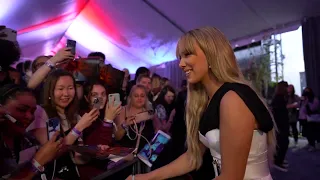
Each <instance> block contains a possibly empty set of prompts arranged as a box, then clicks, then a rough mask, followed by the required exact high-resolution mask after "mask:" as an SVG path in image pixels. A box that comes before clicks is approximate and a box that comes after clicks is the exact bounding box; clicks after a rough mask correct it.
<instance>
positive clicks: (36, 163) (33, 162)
mask: <svg viewBox="0 0 320 180" xmlns="http://www.w3.org/2000/svg"><path fill="white" fill-rule="evenodd" d="M31 164H32V167H33V168H36V169H37V170H38V171H39V172H44V167H43V166H42V165H41V164H40V163H39V162H38V161H37V160H35V159H32V161H31Z"/></svg>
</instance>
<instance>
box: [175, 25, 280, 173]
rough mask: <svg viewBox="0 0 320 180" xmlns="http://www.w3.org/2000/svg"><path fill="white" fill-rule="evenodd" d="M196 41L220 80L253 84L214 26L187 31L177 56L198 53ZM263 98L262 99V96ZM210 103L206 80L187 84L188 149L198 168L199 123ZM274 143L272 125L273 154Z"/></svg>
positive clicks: (270, 140) (193, 165)
mask: <svg viewBox="0 0 320 180" xmlns="http://www.w3.org/2000/svg"><path fill="white" fill-rule="evenodd" d="M195 44H197V45H198V46H199V47H200V49H201V50H202V51H203V52H204V54H205V56H206V59H207V63H208V65H209V66H210V69H211V71H210V72H211V73H212V75H213V76H214V77H215V78H216V80H217V81H218V82H231V83H241V84H246V85H249V86H250V87H252V86H251V84H250V83H249V82H247V81H246V80H245V78H244V76H243V74H242V72H241V71H240V68H239V66H238V64H237V61H236V57H235V55H234V52H233V49H232V47H231V45H230V43H229V41H228V40H227V38H226V37H225V36H224V35H223V33H222V32H221V31H219V30H218V29H216V28H213V27H204V28H199V29H194V30H191V31H189V32H187V33H186V34H184V35H183V36H182V37H181V38H180V39H179V42H178V44H177V49H176V55H177V57H178V58H179V59H180V57H181V56H182V55H184V54H196V50H195V47H194V45H195ZM257 94H258V93H257ZM258 95H259V94H258ZM259 97H260V96H259ZM260 99H261V100H262V98H260ZM262 102H263V103H264V104H265V106H266V107H267V105H266V103H265V102H264V100H262ZM207 104H208V95H207V93H206V91H205V88H204V86H203V84H201V83H200V82H198V83H195V84H188V96H187V105H186V125H187V146H188V153H189V154H190V157H191V159H190V162H191V165H192V167H196V168H197V169H199V168H200V166H201V164H202V154H201V150H200V142H199V123H200V118H201V116H202V114H203V112H204V110H205V109H206V106H207ZM267 108H268V107H267ZM269 113H270V111H269ZM270 114H271V113H270ZM271 117H272V114H271ZM275 144H276V143H275V133H274V129H273V130H272V131H270V132H268V147H269V150H268V151H269V154H270V158H271V157H272V156H273V153H274V149H275Z"/></svg>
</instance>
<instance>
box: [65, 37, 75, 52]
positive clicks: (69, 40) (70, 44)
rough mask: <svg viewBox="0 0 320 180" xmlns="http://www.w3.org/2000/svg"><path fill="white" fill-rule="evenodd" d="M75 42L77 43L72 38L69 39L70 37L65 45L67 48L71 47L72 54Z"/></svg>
mask: <svg viewBox="0 0 320 180" xmlns="http://www.w3.org/2000/svg"><path fill="white" fill-rule="evenodd" d="M76 44H77V42H76V41H74V40H71V39H68V40H67V47H68V48H71V53H72V54H73V55H75V54H76Z"/></svg>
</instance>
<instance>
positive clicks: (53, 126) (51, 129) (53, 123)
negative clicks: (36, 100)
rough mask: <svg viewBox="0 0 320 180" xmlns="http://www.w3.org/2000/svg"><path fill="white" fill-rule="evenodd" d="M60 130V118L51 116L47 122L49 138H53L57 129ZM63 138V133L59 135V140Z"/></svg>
mask: <svg viewBox="0 0 320 180" xmlns="http://www.w3.org/2000/svg"><path fill="white" fill-rule="evenodd" d="M59 130H60V119H59V118H57V117H55V118H51V119H49V120H48V122H47V132H48V138H49V139H48V140H50V139H51V138H52V136H53V135H54V134H55V133H56V131H59ZM60 138H61V135H58V137H57V139H56V141H57V140H59V139H60Z"/></svg>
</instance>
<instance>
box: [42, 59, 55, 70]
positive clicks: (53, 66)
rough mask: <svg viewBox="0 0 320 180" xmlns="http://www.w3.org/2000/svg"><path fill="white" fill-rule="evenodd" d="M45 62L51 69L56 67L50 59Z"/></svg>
mask: <svg viewBox="0 0 320 180" xmlns="http://www.w3.org/2000/svg"><path fill="white" fill-rule="evenodd" d="M44 64H45V65H46V66H48V67H49V68H50V69H51V70H52V69H54V68H55V65H54V64H53V63H52V62H51V61H50V60H47V61H46V62H45V63H44Z"/></svg>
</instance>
